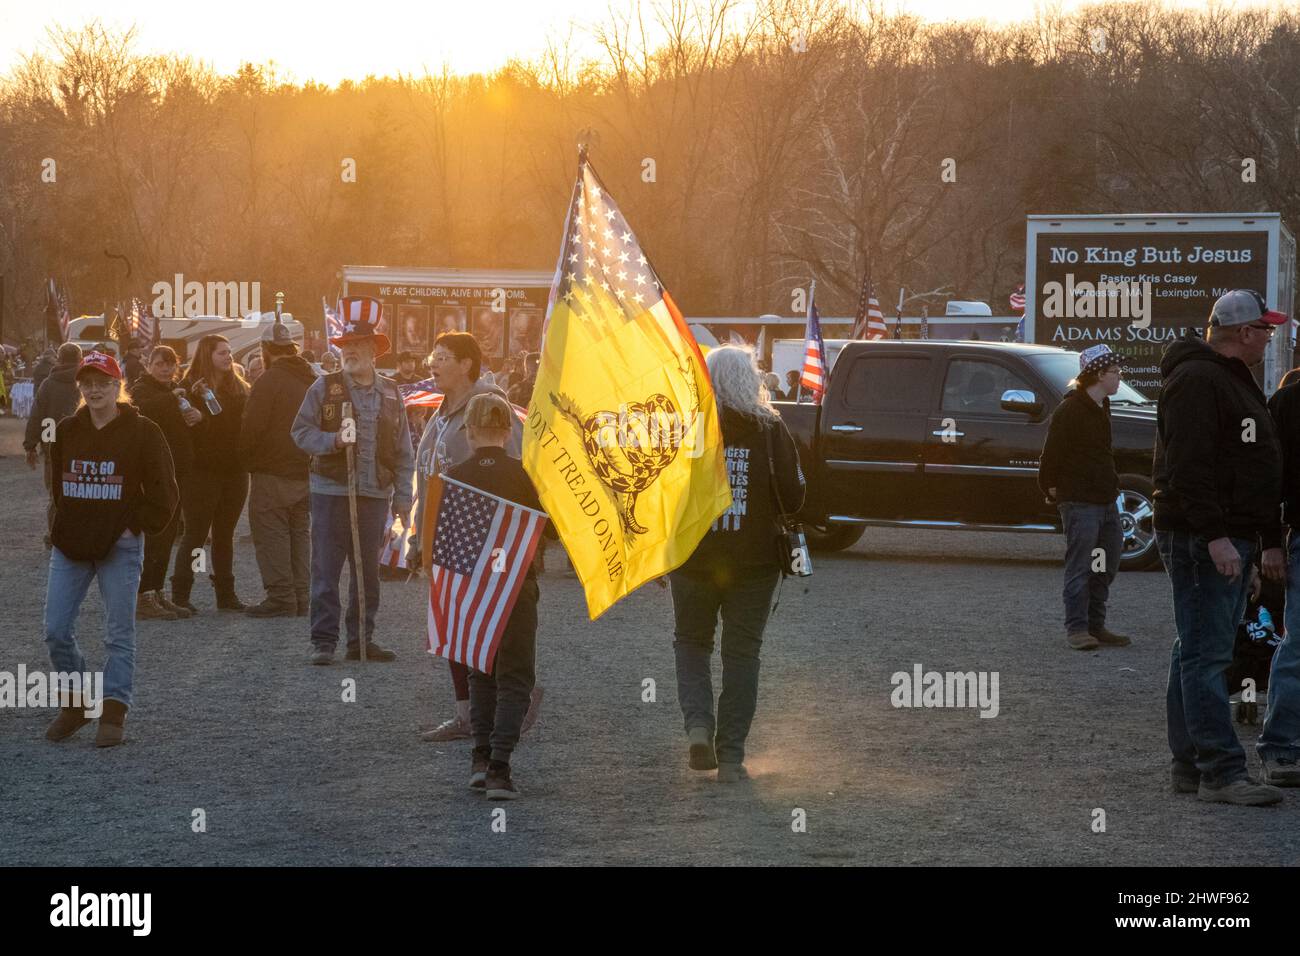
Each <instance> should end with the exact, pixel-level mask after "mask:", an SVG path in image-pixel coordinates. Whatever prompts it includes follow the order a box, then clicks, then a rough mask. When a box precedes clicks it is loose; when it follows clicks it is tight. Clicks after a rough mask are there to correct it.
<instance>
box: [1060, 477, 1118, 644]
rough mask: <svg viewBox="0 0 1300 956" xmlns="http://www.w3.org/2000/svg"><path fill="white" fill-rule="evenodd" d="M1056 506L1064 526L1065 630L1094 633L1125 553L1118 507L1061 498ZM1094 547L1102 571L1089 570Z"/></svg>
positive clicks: (1103, 623)
mask: <svg viewBox="0 0 1300 956" xmlns="http://www.w3.org/2000/svg"><path fill="white" fill-rule="evenodd" d="M1058 508H1059V510H1060V512H1061V523H1062V524H1063V525H1064V527H1065V592H1064V597H1065V633H1066V634H1077V633H1079V632H1081V631H1086V632H1088V633H1095V632H1096V631H1098V630H1100V629H1101V628H1103V627H1105V626H1106V600H1107V598H1109V597H1110V585H1111V582H1112V581H1114V580H1115V575H1117V574H1119V561H1120V558H1121V557H1122V556H1123V553H1124V535H1123V532H1121V531H1120V528H1119V509H1118V507H1117V506H1116V504H1115V502H1113V501H1112V502H1110V503H1108V504H1104V505H1094V504H1089V503H1087V502H1082V501H1063V502H1061V504H1060V505H1058ZM1097 548H1101V549H1102V550H1103V552H1104V553H1105V565H1104V567H1105V570H1104V571H1093V570H1092V563H1093V557H1092V553H1093V551H1094V550H1095V549H1097Z"/></svg>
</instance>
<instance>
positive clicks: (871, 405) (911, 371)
mask: <svg viewBox="0 0 1300 956" xmlns="http://www.w3.org/2000/svg"><path fill="white" fill-rule="evenodd" d="M844 404H845V405H846V406H848V407H849V408H859V409H870V410H871V411H873V412H928V411H929V410H930V360H929V359H928V358H926V357H924V356H898V357H890V356H887V355H864V356H862V357H860V358H859V359H858V360H857V361H856V362H854V363H853V367H852V368H851V369H850V370H849V376H848V381H847V382H846V383H845V385H844Z"/></svg>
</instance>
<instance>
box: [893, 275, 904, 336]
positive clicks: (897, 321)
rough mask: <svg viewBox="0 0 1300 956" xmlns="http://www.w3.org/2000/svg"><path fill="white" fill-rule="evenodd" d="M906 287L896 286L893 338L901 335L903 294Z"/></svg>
mask: <svg viewBox="0 0 1300 956" xmlns="http://www.w3.org/2000/svg"><path fill="white" fill-rule="evenodd" d="M906 292H907V289H906V288H904V287H903V286H899V287H898V308H897V309H896V310H895V311H894V338H896V339H901V338H902V337H903V295H904V293H906Z"/></svg>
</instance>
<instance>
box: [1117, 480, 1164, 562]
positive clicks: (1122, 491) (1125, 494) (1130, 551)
mask: <svg viewBox="0 0 1300 956" xmlns="http://www.w3.org/2000/svg"><path fill="white" fill-rule="evenodd" d="M1154 490H1155V489H1154V488H1153V486H1152V484H1151V482H1150V480H1148V479H1146V478H1143V477H1142V476H1141V475H1120V476H1119V497H1118V498H1116V499H1115V503H1116V505H1117V506H1118V507H1119V530H1120V533H1121V534H1122V535H1123V536H1124V554H1123V557H1122V558H1121V559H1120V562H1119V569H1120V570H1121V571H1149V570H1151V569H1153V568H1158V567H1160V552H1159V551H1158V550H1157V549H1156V531H1155V527H1154V525H1153V524H1152V519H1153V517H1154V512H1153V510H1152V504H1151V495H1152V493H1153V491H1154Z"/></svg>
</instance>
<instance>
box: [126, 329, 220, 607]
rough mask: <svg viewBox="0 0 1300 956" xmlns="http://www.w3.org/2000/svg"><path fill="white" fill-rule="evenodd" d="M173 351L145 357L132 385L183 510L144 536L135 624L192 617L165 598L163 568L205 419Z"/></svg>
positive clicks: (133, 396)
mask: <svg viewBox="0 0 1300 956" xmlns="http://www.w3.org/2000/svg"><path fill="white" fill-rule="evenodd" d="M178 366H179V363H178V362H177V358H176V352H175V351H174V350H173V349H172V348H171V347H170V346H167V345H159V346H156V347H155V348H154V350H153V351H152V352H151V353H150V354H149V363H148V364H147V365H146V366H145V372H144V374H143V375H141V376H140V377H139V378H138V379H136V380H135V382H134V383H132V385H131V404H133V405H135V407H136V408H138V409H140V414H141V415H143V416H144V417H145V418H147V419H149V420H150V421H151V422H153V423H154V424H155V425H157V426H158V428H159V429H160V430H161V431H162V436H163V440H164V441H165V442H167V450H168V451H169V452H170V453H171V456H172V467H173V471H174V472H175V475H176V487H177V489H178V490H179V492H180V496H181V502H182V506H181V507H180V508H177V509H176V511H175V513H174V514H173V515H172V520H171V521H169V522H167V526H166V527H165V528H163V529H162V530H161V531H156V532H153V533H151V534H147V535H145V539H144V569H143V570H142V571H141V573H140V596H139V599H138V600H137V603H136V609H135V616H136V618H137V619H139V620H145V621H149V620H159V621H175V620H177V619H178V618H188V617H190V616H191V614H190V611H189V609H188V608H183V607H181V606H180V605H179V604H173V603H172V602H171V601H169V600H167V598H166V596H165V595H164V594H163V585H164V584H166V582H167V569H168V568H169V567H171V560H172V545H174V544H175V543H176V534H177V532H178V531H179V529H180V523H181V514H182V509H183V507H184V504H183V502H184V501H185V500H186V498H188V497H190V496H191V495H192V494H193V491H192V490H191V489H190V486H189V480H190V473H191V472H192V471H193V469H194V441H193V438H192V436H191V429H193V428H194V426H196V425H198V424H199V422H201V421H202V420H203V415H202V413H201V412H199V410H198V409H197V408H195V407H194V406H193V405H192V404H190V401H189V399H188V398H186V396H185V389H183V388H181V385H180V381H179V380H178V378H177V370H178Z"/></svg>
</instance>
